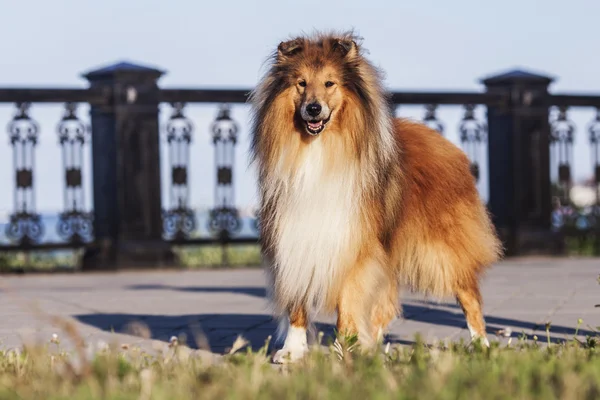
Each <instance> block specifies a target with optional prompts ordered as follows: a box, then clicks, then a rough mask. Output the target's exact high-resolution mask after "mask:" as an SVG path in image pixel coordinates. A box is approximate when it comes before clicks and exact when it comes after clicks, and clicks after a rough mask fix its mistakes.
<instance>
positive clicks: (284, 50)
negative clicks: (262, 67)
mask: <svg viewBox="0 0 600 400" xmlns="http://www.w3.org/2000/svg"><path fill="white" fill-rule="evenodd" d="M302 50H303V43H302V40H300V39H293V40H288V41H287V42H281V43H279V46H277V59H278V60H279V61H282V60H286V59H288V58H290V57H292V56H294V55H296V54H298V53H300V52H301V51H302Z"/></svg>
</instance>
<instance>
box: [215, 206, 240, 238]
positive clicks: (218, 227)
mask: <svg viewBox="0 0 600 400" xmlns="http://www.w3.org/2000/svg"><path fill="white" fill-rule="evenodd" d="M241 228H242V221H241V219H240V216H239V213H238V210H237V209H235V208H232V207H218V208H213V209H212V210H210V218H209V221H208V230H209V231H210V232H211V233H212V234H213V235H216V236H218V237H219V238H220V239H222V240H227V239H228V238H229V237H230V236H231V235H232V234H235V233H238V232H239V231H240V230H241Z"/></svg>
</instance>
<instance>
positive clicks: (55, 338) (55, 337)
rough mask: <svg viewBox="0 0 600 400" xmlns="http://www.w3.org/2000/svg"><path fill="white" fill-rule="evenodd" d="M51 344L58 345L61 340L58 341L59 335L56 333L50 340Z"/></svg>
mask: <svg viewBox="0 0 600 400" xmlns="http://www.w3.org/2000/svg"><path fill="white" fill-rule="evenodd" d="M50 342H51V343H56V344H58V342H59V340H58V335H57V334H56V333H53V334H52V339H50Z"/></svg>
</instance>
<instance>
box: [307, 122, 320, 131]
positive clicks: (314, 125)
mask: <svg viewBox="0 0 600 400" xmlns="http://www.w3.org/2000/svg"><path fill="white" fill-rule="evenodd" d="M321 125H323V121H319V122H309V123H308V127H309V128H310V129H319V128H320V127H321Z"/></svg>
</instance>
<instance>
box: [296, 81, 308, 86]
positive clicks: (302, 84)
mask: <svg viewBox="0 0 600 400" xmlns="http://www.w3.org/2000/svg"><path fill="white" fill-rule="evenodd" d="M298 85H300V86H301V87H306V81H300V82H298Z"/></svg>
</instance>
